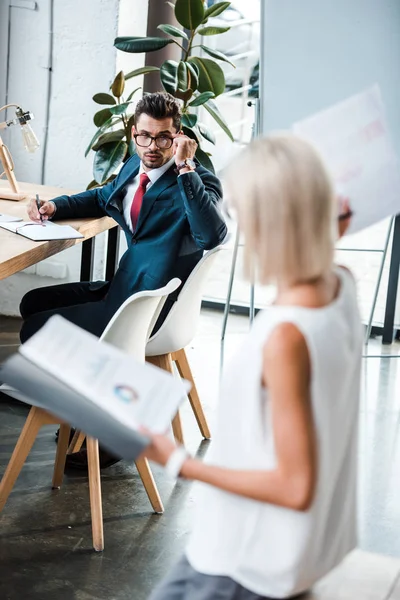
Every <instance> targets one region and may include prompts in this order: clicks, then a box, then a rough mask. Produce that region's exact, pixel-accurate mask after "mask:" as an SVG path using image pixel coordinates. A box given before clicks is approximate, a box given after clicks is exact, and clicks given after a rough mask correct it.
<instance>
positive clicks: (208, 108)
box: [203, 100, 235, 142]
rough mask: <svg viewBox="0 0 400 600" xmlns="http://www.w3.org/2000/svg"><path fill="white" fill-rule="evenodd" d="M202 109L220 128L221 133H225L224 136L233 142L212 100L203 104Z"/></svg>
mask: <svg viewBox="0 0 400 600" xmlns="http://www.w3.org/2000/svg"><path fill="white" fill-rule="evenodd" d="M203 106H204V108H205V109H206V111H207V112H209V113H210V115H211V116H212V117H213V118H214V119H215V120H216V122H217V123H218V125H219V126H220V127H221V129H222V130H223V131H225V133H226V135H227V136H228V137H229V138H230V139H231V140H232V142H234V141H235V140H234V137H233V135H232V133H231V131H230V129H229V127H228V125H227V123H226V121H225V119H224V117H223V116H222V115H221V113H220V112H219V110H218V107H217V105H216V104H215V102H213V101H212V100H209V101H208V102H207V103H206V104H203Z"/></svg>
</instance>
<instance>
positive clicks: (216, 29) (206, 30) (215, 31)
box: [197, 27, 230, 35]
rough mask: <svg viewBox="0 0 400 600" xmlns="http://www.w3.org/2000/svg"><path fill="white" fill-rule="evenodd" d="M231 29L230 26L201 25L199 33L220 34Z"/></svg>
mask: <svg viewBox="0 0 400 600" xmlns="http://www.w3.org/2000/svg"><path fill="white" fill-rule="evenodd" d="M229 30H230V27H201V29H198V30H197V33H198V34H199V35H219V34H220V33H225V32H226V31H229Z"/></svg>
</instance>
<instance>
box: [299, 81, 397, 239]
mask: <svg viewBox="0 0 400 600" xmlns="http://www.w3.org/2000/svg"><path fill="white" fill-rule="evenodd" d="M293 130H294V132H295V133H296V134H297V135H299V136H301V137H302V138H304V139H307V140H309V141H310V142H312V143H313V145H314V146H316V148H318V150H319V151H320V153H321V155H322V157H323V158H324V159H325V162H326V164H327V165H328V167H329V169H330V172H331V174H332V176H333V179H334V182H335V186H336V190H337V193H338V194H340V195H343V196H345V197H348V198H349V200H350V204H351V208H352V210H353V212H354V216H353V219H352V222H351V225H350V227H349V230H348V232H347V233H355V232H356V231H359V230H361V229H364V228H365V227H369V226H370V225H373V224H374V223H377V222H378V221H381V220H382V219H384V218H386V217H388V216H390V215H395V214H397V213H399V212H400V162H399V160H398V157H397V156H396V154H395V151H394V148H393V144H392V141H391V138H390V133H389V131H388V128H387V125H386V119H385V109H384V105H383V101H382V97H381V93H380V89H379V86H378V85H374V86H373V87H371V88H370V89H368V90H366V91H364V92H362V93H360V94H357V95H355V96H352V97H351V98H349V99H348V100H345V101H344V102H341V103H339V104H336V105H335V106H332V107H331V108H328V109H327V110H324V111H322V112H319V113H317V114H316V115H314V116H312V117H309V118H307V119H305V120H304V121H300V122H298V123H295V125H294V126H293Z"/></svg>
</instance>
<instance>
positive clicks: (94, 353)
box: [19, 315, 191, 433]
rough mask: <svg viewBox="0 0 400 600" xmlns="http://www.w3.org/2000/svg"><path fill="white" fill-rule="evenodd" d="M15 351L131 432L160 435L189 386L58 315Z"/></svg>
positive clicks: (167, 425)
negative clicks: (143, 431)
mask: <svg viewBox="0 0 400 600" xmlns="http://www.w3.org/2000/svg"><path fill="white" fill-rule="evenodd" d="M19 352H20V353H21V354H22V355H23V356H25V358H27V359H28V360H30V361H31V362H32V363H34V364H35V365H36V366H38V367H40V368H41V369H44V370H45V371H48V372H49V373H50V374H51V375H53V376H54V377H56V378H58V379H59V380H60V381H61V382H63V383H64V384H66V385H68V386H69V387H71V388H72V389H74V390H75V391H76V392H78V393H80V394H81V395H83V396H85V397H86V398H88V399H89V400H91V401H92V403H93V404H94V405H96V406H97V407H98V409H102V410H103V411H106V412H107V413H108V414H109V415H110V416H112V417H113V418H115V419H116V420H118V421H120V422H121V423H122V424H124V425H127V426H129V427H131V428H132V429H133V430H137V429H138V428H139V426H140V425H142V426H145V427H147V428H148V429H149V430H151V431H153V432H154V433H165V431H166V430H167V429H168V427H169V425H170V423H171V420H172V418H173V417H174V416H175V414H176V412H177V410H178V408H179V405H180V404H181V402H182V400H183V399H184V398H185V397H186V392H187V391H189V389H190V387H191V386H190V383H189V382H187V381H185V380H184V381H183V385H182V382H181V381H180V380H178V379H176V378H175V377H173V376H172V375H170V374H169V373H166V372H165V371H162V370H161V369H158V368H157V367H154V366H153V365H149V364H147V363H145V364H142V363H140V362H138V361H136V360H135V359H134V358H132V356H129V355H127V354H125V353H124V352H122V351H121V350H119V349H117V348H115V347H114V346H111V345H109V344H107V343H105V342H99V340H98V338H97V337H95V336H94V335H92V334H90V333H88V332H87V331H84V330H83V329H81V328H80V327H78V326H77V325H74V324H72V323H70V322H69V321H67V320H66V319H64V318H63V317H60V316H58V315H57V316H54V317H52V318H51V319H49V321H47V323H46V324H45V325H44V326H43V327H42V328H41V329H40V331H38V333H36V334H35V335H34V336H33V337H32V338H30V339H29V340H28V341H27V342H26V343H25V344H23V345H22V346H20V349H19Z"/></svg>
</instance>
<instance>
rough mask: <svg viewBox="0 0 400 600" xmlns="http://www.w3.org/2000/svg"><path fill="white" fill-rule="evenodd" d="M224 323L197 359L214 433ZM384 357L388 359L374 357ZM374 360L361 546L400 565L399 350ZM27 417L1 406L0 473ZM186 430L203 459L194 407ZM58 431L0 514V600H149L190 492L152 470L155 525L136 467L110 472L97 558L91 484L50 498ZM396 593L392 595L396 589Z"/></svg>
mask: <svg viewBox="0 0 400 600" xmlns="http://www.w3.org/2000/svg"><path fill="white" fill-rule="evenodd" d="M221 319H222V316H221V315H220V314H216V313H212V312H207V311H204V312H203V314H202V318H201V326H200V331H199V333H198V335H197V337H196V339H195V340H194V342H193V344H192V346H191V348H189V350H188V356H189V360H190V362H191V365H192V369H193V372H194V374H195V377H196V380H197V385H198V389H199V393H200V396H201V398H202V401H203V404H204V406H205V410H206V412H207V415H208V416H209V419H210V424H211V426H212V421H213V415H214V413H215V407H216V403H217V398H218V392H217V390H218V382H219V357H220V342H219V334H220V328H221ZM18 326H19V324H18V321H13V320H9V319H4V318H3V319H1V318H0V331H1V332H2V333H1V334H0V361H1V360H3V359H4V358H5V357H6V355H8V354H9V352H10V350H13V349H14V350H15V349H16V346H14V347H10V346H11V345H12V344H17V342H18V340H17V335H16V332H17V330H18ZM247 329H248V321H247V319H246V318H244V317H237V316H231V317H230V318H229V323H228V335H227V339H226V347H225V360H229V355H230V354H231V353H232V352H233V351H234V349H235V347H237V345H238V344H239V343H240V341H241V340H242V339H243V336H244V335H245V333H246V331H247ZM382 353H383V354H384V355H385V356H384V357H381V358H379V357H378V358H376V356H380V355H381V354H382ZM367 354H368V355H369V358H365V359H364V370H363V395H362V406H361V412H360V420H361V435H360V467H361V468H360V486H359V488H360V495H359V496H360V503H359V506H360V509H359V525H360V546H361V548H362V549H363V550H368V551H370V552H376V553H382V554H387V555H391V556H393V557H400V535H399V532H400V484H399V473H400V435H399V432H400V366H399V359H398V358H396V357H397V356H399V355H400V345H399V344H398V343H396V344H394V345H393V346H391V347H385V348H384V349H382V346H381V344H380V341H379V340H372V341H371V342H370V345H369V347H368V350H367ZM26 412H27V410H26V408H25V407H24V406H22V405H18V404H15V403H12V402H9V401H6V400H5V399H4V398H3V400H2V401H0V475H1V474H2V472H3V471H4V468H5V466H6V464H7V461H8V459H9V456H10V454H11V451H12V449H13V446H14V444H15V441H16V439H17V436H18V433H19V431H20V429H21V427H22V424H23V422H24V418H25V415H26ZM183 420H184V431H185V434H186V440H187V445H188V447H189V450H190V451H192V452H198V453H199V454H201V455H202V454H204V453H205V452H206V450H207V446H208V445H209V443H212V442H201V439H200V435H199V432H198V430H197V427H196V424H195V421H194V418H193V416H192V414H191V411H190V408H189V406H185V407H184V410H183ZM54 429H55V428H54V427H47V428H44V429H43V430H42V431H41V433H40V435H39V437H38V439H37V442H36V444H35V446H34V449H33V451H32V453H31V455H30V457H29V460H28V462H27V464H26V466H25V467H24V469H23V472H22V474H21V477H20V478H19V480H18V481H17V484H16V487H15V489H14V491H13V493H12V495H11V496H10V498H9V501H8V503H7V505H6V507H5V508H4V510H3V512H2V514H1V515H0V599H1V600H21V599H25V598H27V599H28V600H48V599H49V600H50V598H51V599H54V598H56V599H57V600H128V599H129V600H145V598H147V595H148V593H149V590H150V589H152V587H153V586H154V584H155V583H156V582H157V581H158V580H159V579H160V578H161V577H162V576H163V575H164V573H166V571H167V570H168V568H169V567H170V566H171V564H172V563H173V562H174V561H175V560H176V559H177V557H178V556H179V555H180V553H181V551H182V549H183V547H184V544H185V540H186V538H187V535H188V533H189V531H190V527H191V521H192V516H193V506H194V498H193V495H192V488H191V485H190V484H188V483H183V482H179V483H177V484H176V485H174V483H173V482H172V481H171V480H169V479H168V478H167V477H166V476H165V475H164V474H163V473H162V471H161V470H160V469H158V468H154V474H155V478H156V481H157V484H158V486H159V489H160V493H161V495H162V498H163V501H164V504H165V514H164V515H162V516H156V515H152V514H151V511H150V505H149V503H148V500H147V497H146V494H145V492H144V490H143V487H142V485H141V482H140V481H139V479H138V475H137V473H136V470H135V468H134V467H133V466H131V465H128V464H124V463H121V464H118V465H116V466H114V467H111V468H110V469H107V470H106V471H104V472H103V481H102V489H103V504H104V507H103V509H104V521H105V543H106V548H105V551H104V553H102V554H95V553H94V552H93V551H92V550H91V529H90V514H89V501H88V490H87V479H86V477H85V476H81V475H67V476H66V477H65V482H64V485H63V487H62V488H61V490H59V491H51V489H50V482H51V474H52V465H53V459H54V451H55V444H54ZM385 564H386V563H385ZM390 564H391V565H392V567H391V569H392V570H393V569H394V570H395V568H397V567H395V565H397V563H390ZM385 568H386V567H385ZM393 573H394V571H393ZM393 573H391V576H392V575H393ZM396 573H397V571H396ZM393 577H394V575H393ZM377 578H378V579H379V577H378V575H377ZM377 578H375V579H374V581H378V579H377ZM393 581H394V579H393ZM374 589H375V588H374ZM385 589H386V588H385ZM387 589H388V590H389V589H390V590H391V592H390V593H392V592H393V590H394V588H393V586H392V583H391V584H390V585H389V584H388V588H387ZM382 590H383V588H382ZM393 593H395V592H393ZM339 597H340V598H343V599H346V600H347V598H349V599H350V598H351V599H352V600H364V598H365V599H366V598H368V600H370V599H371V600H384V599H385V598H393V599H394V598H397V596H394V595H393V596H392V595H389V592H387V593H386V592H385V593H383V591H382V594H379V595H378V594H377V595H376V596H373V595H370V594H368V595H365V596H363V597H360V596H358V597H355V596H354V599H353V597H352V596H348V595H344V594H343V595H340V596H338V597H337V598H339ZM315 598H316V599H317V598H318V599H319V596H318V595H316V596H315ZM321 598H322V597H321ZM329 599H330V600H337V599H336V597H335V598H334V596H329Z"/></svg>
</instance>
